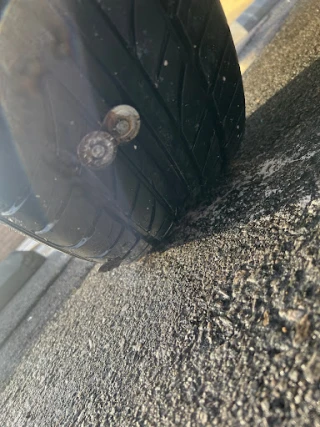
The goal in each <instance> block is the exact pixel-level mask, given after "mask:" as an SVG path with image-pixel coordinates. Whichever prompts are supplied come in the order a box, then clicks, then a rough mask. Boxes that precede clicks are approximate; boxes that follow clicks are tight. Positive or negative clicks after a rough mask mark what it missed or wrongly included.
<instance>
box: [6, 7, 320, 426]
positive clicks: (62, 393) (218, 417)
mask: <svg viewBox="0 0 320 427" xmlns="http://www.w3.org/2000/svg"><path fill="white" fill-rule="evenodd" d="M319 32H320V7H319V3H318V0H308V1H306V0H302V1H300V3H299V4H298V6H297V8H295V9H294V11H293V13H292V14H291V16H290V17H289V18H288V20H287V22H286V24H285V26H284V27H283V28H282V30H281V32H280V33H279V34H278V35H277V36H276V38H275V39H274V41H273V42H272V43H271V44H270V45H269V46H268V48H267V49H266V50H265V51H264V53H263V56H262V57H261V59H260V60H258V61H257V62H256V63H255V64H254V65H253V66H252V67H251V68H250V70H249V71H248V72H247V73H246V76H245V81H244V83H245V89H246V97H247V116H248V123H247V133H246V137H245V140H244V143H243V148H242V151H241V153H240V154H239V156H238V157H237V159H236V160H235V161H234V163H233V165H232V166H231V167H230V169H229V171H228V172H226V174H225V175H224V177H223V178H222V179H221V186H220V188H219V190H218V191H217V193H216V195H215V201H214V202H212V203H211V204H210V205H206V206H203V207H202V208H200V209H199V210H198V211H197V212H193V213H192V214H190V215H189V216H188V217H187V218H186V219H185V220H184V222H183V223H182V224H181V225H180V227H179V228H178V229H177V230H176V231H175V234H174V236H173V237H172V239H171V243H170V246H171V247H170V248H167V249H166V250H165V251H163V252H161V253H154V254H152V255H151V256H149V257H148V258H146V259H144V260H142V261H140V262H139V263H136V264H133V265H131V266H122V267H120V268H118V269H116V270H114V271H112V272H110V273H106V274H99V273H98V272H97V268H94V269H93V270H92V272H91V273H90V275H89V276H88V277H87V279H86V280H85V282H84V283H83V284H82V286H81V287H80V288H79V289H78V290H76V291H75V292H74V293H73V295H72V296H71V297H70V298H69V299H68V300H67V301H66V303H65V306H64V308H63V310H62V311H60V313H59V315H57V316H56V317H55V318H54V319H53V320H52V321H51V322H50V323H49V324H48V325H47V326H46V328H45V329H44V330H43V332H42V334H41V335H40V337H39V339H38V341H37V342H36V344H35V345H34V346H33V348H32V350H31V351H30V353H29V354H28V355H26V356H25V358H24V359H23V361H22V362H21V363H20V365H19V367H18V368H17V369H16V371H15V373H14V375H13V376H12V379H11V381H10V382H9V383H8V385H7V387H6V388H4V389H3V390H2V393H1V400H0V401H1V404H0V405H1V412H0V425H5V426H15V427H16V426H29V425H30V426H36V425H37V426H43V425H48V426H55V425H68V426H71V425H76V426H78V425H83V426H87V425H119V426H132V425H184V426H188V425H189V426H192V425H219V426H239V425H252V426H256V425H261V426H269V425H270V426H272V425H274V426H278V425H282V426H299V427H302V426H310V425H313V426H320V405H319V400H320V389H319V381H320V286H319V283H320V253H319V252H320V145H319V144H320V85H319V82H320V41H319V40H320V37H319V36H320V34H319Z"/></svg>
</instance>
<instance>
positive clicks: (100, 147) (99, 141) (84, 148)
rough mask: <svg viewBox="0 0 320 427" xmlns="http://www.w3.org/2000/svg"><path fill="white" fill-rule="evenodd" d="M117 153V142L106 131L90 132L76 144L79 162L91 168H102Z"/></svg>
mask: <svg viewBox="0 0 320 427" xmlns="http://www.w3.org/2000/svg"><path fill="white" fill-rule="evenodd" d="M116 154H117V144H116V141H115V139H114V138H113V136H112V135H110V134H109V133H108V132H102V131H97V132H91V133H88V135H86V136H85V137H84V138H83V139H82V141H81V142H80V144H79V145H78V156H79V159H80V161H81V163H82V164H83V165H85V166H88V167H90V168H91V169H102V168H104V167H105V166H108V165H110V164H111V163H112V162H113V161H114V159H115V157H116Z"/></svg>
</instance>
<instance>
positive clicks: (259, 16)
mask: <svg viewBox="0 0 320 427" xmlns="http://www.w3.org/2000/svg"><path fill="white" fill-rule="evenodd" d="M277 3H279V1H278V0H255V1H254V2H253V3H252V4H251V5H250V6H249V7H248V8H247V9H246V10H245V11H244V12H243V13H242V14H241V15H240V16H239V17H238V18H237V19H236V20H235V21H234V22H233V23H232V24H231V25H230V30H231V33H232V36H233V39H234V41H235V45H236V49H237V52H238V53H239V52H240V51H241V50H242V49H243V47H244V46H245V44H246V42H248V40H249V39H250V35H251V34H253V33H254V31H255V30H256V29H257V27H259V25H260V24H261V22H262V21H263V20H264V19H265V18H266V16H267V15H268V14H269V13H270V11H271V10H272V9H273V7H274V6H275V5H276V4H277Z"/></svg>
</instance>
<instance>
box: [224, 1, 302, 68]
mask: <svg viewBox="0 0 320 427" xmlns="http://www.w3.org/2000/svg"><path fill="white" fill-rule="evenodd" d="M297 1H298V0H290V1H285V0H282V1H279V0H255V1H254V2H253V3H252V4H251V5H250V6H249V7H248V8H247V9H246V10H245V11H244V12H243V13H242V14H241V15H240V16H239V17H238V18H237V19H236V20H235V21H234V22H233V23H232V24H231V25H230V30H231V33H232V36H233V40H234V43H235V46H236V50H237V53H238V57H239V62H240V68H241V71H242V73H244V72H245V71H246V70H247V69H248V68H249V66H250V65H251V64H252V63H253V62H254V60H255V59H256V57H257V56H258V54H259V53H260V52H261V50H262V49H263V48H264V47H265V46H266V45H267V44H268V43H269V42H270V41H271V39H272V38H273V37H274V36H275V34H276V32H277V31H278V30H279V28H280V27H281V25H282V23H283V21H284V20H285V18H286V17H287V15H288V14H289V12H290V11H291V9H292V8H293V7H294V6H295V5H296V3H297Z"/></svg>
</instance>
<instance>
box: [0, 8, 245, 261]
mask: <svg viewBox="0 0 320 427" xmlns="http://www.w3.org/2000/svg"><path fill="white" fill-rule="evenodd" d="M0 33H1V35H0V37H1V45H0V57H1V59H0V63H1V67H0V95H1V114H0V129H1V133H2V138H1V141H0V174H1V183H0V210H1V215H2V216H1V218H2V220H3V221H4V222H5V223H7V224H9V225H10V226H11V227H15V228H16V229H18V230H20V231H22V232H23V233H25V234H27V235H29V236H31V237H32V238H34V239H37V240H39V241H42V242H45V243H46V244H48V245H50V246H52V247H54V248H57V249H59V250H61V251H64V252H67V253H70V254H72V255H74V256H77V257H80V258H84V259H88V260H92V261H96V262H106V263H107V266H109V267H110V268H112V267H114V266H117V265H119V264H120V263H121V262H123V261H126V262H130V261H133V260H136V259H138V258H140V257H141V256H143V255H144V254H145V253H146V252H148V251H149V250H150V248H152V247H154V246H156V245H157V244H158V243H159V242H161V241H163V239H165V238H166V236H167V235H168V233H169V232H170V230H171V228H172V226H173V224H174V222H175V221H176V220H177V219H178V218H179V217H181V215H183V214H184V213H185V212H186V211H187V210H188V209H189V208H190V206H193V205H195V204H196V203H197V202H199V200H200V199H201V197H202V196H203V194H204V193H206V192H208V191H211V190H212V188H214V186H215V185H216V183H217V177H218V175H219V173H220V171H221V168H222V166H223V165H224V163H226V162H228V161H229V159H230V158H231V157H232V156H233V155H234V153H235V152H236V151H237V149H238V147H239V144H240V141H241V137H242V135H243V132H244V123H245V105H244V94H243V86H242V79H241V73H240V69H239V65H238V60H237V55H236V51H235V47H234V44H233V41H232V38H231V35H230V31H229V28H228V25H227V22H226V19H225V16H224V13H223V10H222V7H221V4H220V2H219V1H217V0H197V1H195V0H180V1H178V0H162V1H160V0H135V1H133V0H130V1H129V0H100V1H98V0H95V1H88V2H79V1H78V0H68V1H61V0H52V1H50V2H49V1H44V0H34V1H33V2H31V3H29V2H25V1H24V0H16V1H15V3H14V5H13V6H12V7H11V8H9V10H8V11H7V13H5V14H2V18H1V29H0ZM119 105H120V106H123V105H129V106H131V107H133V108H134V109H135V111H137V112H138V114H139V116H140V121H141V124H140V128H139V132H138V135H137V136H136V137H135V138H134V139H133V140H132V141H130V142H127V143H126V144H121V145H118V146H117V152H116V155H115V158H114V160H113V161H112V162H111V163H110V164H108V165H106V166H105V167H102V168H99V169H95V168H93V167H91V165H90V164H86V163H85V161H83V160H82V161H81V159H80V158H79V144H80V143H81V141H82V140H83V138H85V137H86V136H87V135H90V134H91V133H92V132H101V130H102V123H103V122H104V120H105V117H106V115H107V114H108V112H109V111H110V110H112V108H114V107H116V106H119Z"/></svg>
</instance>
